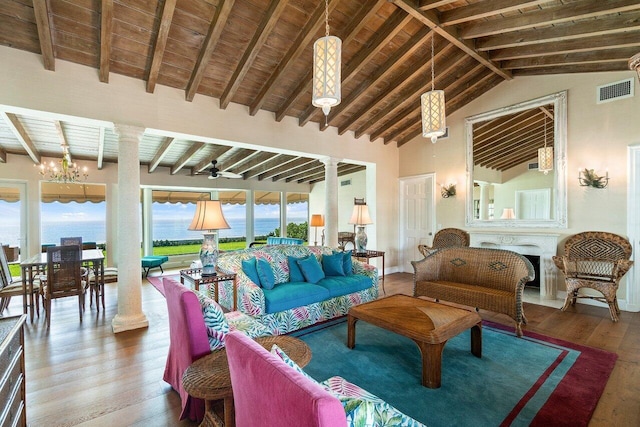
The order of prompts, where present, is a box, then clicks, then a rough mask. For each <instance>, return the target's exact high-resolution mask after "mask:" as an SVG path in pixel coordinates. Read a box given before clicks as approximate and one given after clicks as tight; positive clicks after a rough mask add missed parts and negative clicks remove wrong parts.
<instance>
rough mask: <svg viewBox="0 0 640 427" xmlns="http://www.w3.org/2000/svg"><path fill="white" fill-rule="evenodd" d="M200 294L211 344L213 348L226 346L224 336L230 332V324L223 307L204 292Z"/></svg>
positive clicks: (199, 299) (199, 298) (199, 297)
mask: <svg viewBox="0 0 640 427" xmlns="http://www.w3.org/2000/svg"><path fill="white" fill-rule="evenodd" d="M197 295H198V301H199V302H200V306H201V307H202V316H203V317H204V325H205V328H206V329H207V337H208V338H209V346H210V347H211V349H212V350H214V349H218V348H221V347H224V336H225V335H226V334H228V333H229V324H228V323H227V319H226V318H225V316H224V312H223V311H222V307H220V305H218V303H217V302H215V301H214V300H212V299H211V298H209V297H207V296H204V295H202V294H197Z"/></svg>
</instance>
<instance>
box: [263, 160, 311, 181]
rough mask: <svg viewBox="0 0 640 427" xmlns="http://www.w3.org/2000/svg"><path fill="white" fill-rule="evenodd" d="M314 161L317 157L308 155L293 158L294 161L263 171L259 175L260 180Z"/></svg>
mask: <svg viewBox="0 0 640 427" xmlns="http://www.w3.org/2000/svg"><path fill="white" fill-rule="evenodd" d="M314 161H316V159H309V158H306V157H297V158H296V159H295V160H293V161H292V162H288V163H287V164H285V165H282V166H279V167H276V168H274V169H271V170H270V171H268V172H264V173H261V174H260V175H258V180H260V181H262V180H265V179H269V178H272V177H274V176H276V175H278V174H280V173H282V172H284V171H287V170H289V169H293V168H297V167H298V166H302V165H308V164H310V163H313V162H314Z"/></svg>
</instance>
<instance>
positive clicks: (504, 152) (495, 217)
mask: <svg viewBox="0 0 640 427" xmlns="http://www.w3.org/2000/svg"><path fill="white" fill-rule="evenodd" d="M465 125H466V132H467V200H466V202H467V203H466V207H467V214H466V225H467V226H470V227H517V228H520V227H523V228H531V227H547V228H566V227H567V174H566V156H565V150H566V145H567V92H566V91H563V92H558V93H554V94H552V95H547V96H544V97H541V98H537V99H532V100H530V101H526V102H521V103H519V104H516V105H511V106H508V107H504V108H499V109H497V110H493V111H488V112H486V113H481V114H477V115H475V116H472V117H468V118H467V119H466V123H465ZM540 149H542V150H540ZM545 155H546V156H548V158H550V161H549V163H547V166H545V163H546V162H545Z"/></svg>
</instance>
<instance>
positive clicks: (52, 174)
mask: <svg viewBox="0 0 640 427" xmlns="http://www.w3.org/2000/svg"><path fill="white" fill-rule="evenodd" d="M40 175H42V176H43V177H45V178H46V179H47V180H48V181H50V182H59V183H62V184H69V183H74V182H81V181H85V180H86V179H87V177H88V176H89V174H88V173H87V167H86V166H85V167H83V168H82V169H80V167H79V166H78V164H77V163H75V162H72V161H71V154H70V153H69V146H68V145H66V144H64V145H62V159H60V160H58V162H57V164H56V163H55V162H53V161H51V162H50V163H49V164H48V165H45V164H44V163H41V164H40Z"/></svg>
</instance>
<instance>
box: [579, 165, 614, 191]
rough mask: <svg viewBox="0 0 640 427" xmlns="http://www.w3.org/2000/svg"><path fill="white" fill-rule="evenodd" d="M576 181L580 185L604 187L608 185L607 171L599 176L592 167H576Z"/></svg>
mask: <svg viewBox="0 0 640 427" xmlns="http://www.w3.org/2000/svg"><path fill="white" fill-rule="evenodd" d="M578 182H580V185H581V186H582V187H593V188H606V187H607V185H609V171H606V172H605V175H604V176H599V175H598V174H596V173H595V172H594V171H593V169H587V168H584V169H578Z"/></svg>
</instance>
